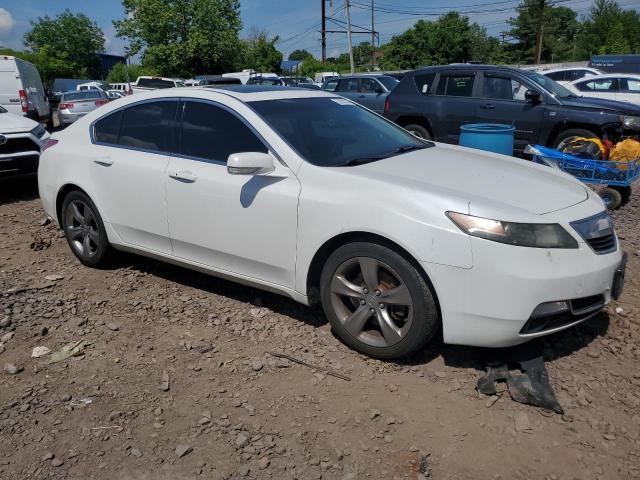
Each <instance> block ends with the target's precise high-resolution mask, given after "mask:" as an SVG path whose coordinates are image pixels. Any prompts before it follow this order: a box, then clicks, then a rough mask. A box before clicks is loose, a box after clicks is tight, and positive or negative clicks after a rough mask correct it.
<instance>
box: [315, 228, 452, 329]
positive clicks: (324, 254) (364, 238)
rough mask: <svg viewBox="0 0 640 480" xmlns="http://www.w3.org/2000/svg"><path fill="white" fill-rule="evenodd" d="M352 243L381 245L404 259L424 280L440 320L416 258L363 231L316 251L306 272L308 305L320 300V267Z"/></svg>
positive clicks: (337, 237) (343, 235)
mask: <svg viewBox="0 0 640 480" xmlns="http://www.w3.org/2000/svg"><path fill="white" fill-rule="evenodd" d="M354 242H370V243H375V244H378V245H382V246H384V247H387V248H389V249H391V250H393V251H395V252H396V253H398V254H400V255H401V256H402V257H404V258H405V260H407V261H408V262H409V263H411V265H413V267H414V268H415V269H416V270H417V271H418V272H419V273H420V275H421V276H422V277H423V278H424V280H425V282H426V283H427V285H428V286H429V289H430V290H431V295H433V299H434V301H435V303H436V307H437V309H438V318H440V319H442V314H441V310H440V302H439V300H438V295H437V292H436V289H435V288H434V285H433V283H432V282H431V279H430V278H429V275H428V274H427V272H426V271H425V269H424V268H423V266H422V265H421V264H420V262H418V261H417V260H416V258H415V257H414V256H413V255H412V254H411V253H410V252H409V251H408V250H407V249H406V248H404V247H403V246H402V245H399V244H398V243H396V242H394V241H393V240H390V239H388V238H386V237H384V236H382V235H378V234H375V233H371V232H365V231H352V232H344V233H340V234H338V235H335V236H333V237H332V238H330V239H328V240H327V241H325V242H324V243H323V244H322V246H321V247H320V248H319V249H318V250H317V251H316V253H315V255H314V256H313V258H312V259H311V263H310V264H309V269H308V271H307V282H306V287H307V295H308V299H309V304H310V305H313V304H316V303H318V302H319V300H320V275H321V274H322V267H323V266H324V264H325V263H326V261H327V259H328V258H329V256H330V255H331V254H332V253H333V252H334V251H336V249H338V248H340V247H342V246H343V245H346V244H348V243H354Z"/></svg>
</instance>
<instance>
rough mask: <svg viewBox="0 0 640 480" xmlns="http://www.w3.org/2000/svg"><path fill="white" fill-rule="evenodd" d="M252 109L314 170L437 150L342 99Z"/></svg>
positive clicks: (284, 102)
mask: <svg viewBox="0 0 640 480" xmlns="http://www.w3.org/2000/svg"><path fill="white" fill-rule="evenodd" d="M250 105H251V107H252V108H253V109H254V110H255V111H256V112H257V113H258V114H259V115H260V116H262V118H263V119H264V120H265V121H266V122H267V123H268V124H269V125H270V126H271V128H273V129H274V130H275V131H276V132H277V133H278V134H279V135H280V136H281V137H282V138H283V139H284V140H285V141H286V142H287V143H289V145H291V146H292V147H293V148H294V149H295V150H296V151H297V152H298V154H299V155H300V156H301V157H302V158H304V159H305V160H306V161H308V162H309V163H312V164H313V165H318V166H323V167H336V166H351V165H357V164H361V163H368V162H374V161H377V160H382V159H384V158H389V157H393V156H395V155H400V154H402V153H405V152H409V151H411V150H419V149H422V148H427V147H429V146H432V145H433V144H431V143H428V142H424V141H422V140H419V139H417V138H416V137H414V136H413V135H411V134H410V133H409V132H407V131H406V130H404V129H402V128H400V127H398V126H397V125H395V124H393V123H391V122H389V121H387V120H384V119H382V118H380V117H379V116H378V115H375V114H374V113H371V112H369V111H368V110H366V109H364V108H362V107H360V106H359V105H356V104H353V103H351V102H349V101H348V100H345V99H343V98H327V97H316V98H288V99H281V100H262V101H254V102H251V103H250Z"/></svg>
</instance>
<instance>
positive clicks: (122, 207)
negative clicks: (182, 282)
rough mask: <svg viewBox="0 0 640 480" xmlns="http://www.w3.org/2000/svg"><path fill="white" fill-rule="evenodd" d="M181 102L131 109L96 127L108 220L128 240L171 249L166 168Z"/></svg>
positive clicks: (97, 171)
mask: <svg viewBox="0 0 640 480" xmlns="http://www.w3.org/2000/svg"><path fill="white" fill-rule="evenodd" d="M177 106H178V102H177V100H170V99H167V100H163V101H160V100H155V101H148V102H143V103H139V104H134V105H132V106H130V107H126V108H125V109H124V110H118V111H116V112H114V113H111V114H109V115H107V116H106V117H104V118H102V119H101V120H99V121H98V122H96V124H95V125H94V132H93V140H94V145H92V147H91V155H90V156H91V162H92V163H91V176H92V178H93V185H94V188H95V193H92V195H94V196H95V198H94V201H95V203H96V205H97V206H98V208H99V209H100V214H101V215H102V217H103V220H104V221H105V222H107V223H109V224H111V226H112V227H113V229H114V230H115V231H116V233H117V234H118V236H119V237H120V238H121V239H122V240H123V241H124V242H125V243H127V244H132V245H137V246H139V247H143V248H144V249H147V250H151V251H154V252H159V253H163V254H170V253H171V241H170V240H169V229H168V225H167V212H166V207H165V192H164V182H165V175H166V174H165V170H166V168H167V165H168V164H169V158H170V156H169V152H170V151H171V150H172V148H173V147H172V144H173V135H174V132H175V130H176V124H175V117H176V109H177Z"/></svg>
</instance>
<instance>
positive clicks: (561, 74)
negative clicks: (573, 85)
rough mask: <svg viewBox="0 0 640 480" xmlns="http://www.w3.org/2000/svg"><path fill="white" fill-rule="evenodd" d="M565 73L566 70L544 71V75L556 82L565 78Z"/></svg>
mask: <svg viewBox="0 0 640 480" xmlns="http://www.w3.org/2000/svg"><path fill="white" fill-rule="evenodd" d="M566 73H567V72H551V73H545V74H544V76H545V77H549V78H550V79H551V80H555V81H556V82H562V81H564V79H565V76H566V75H565V74H566Z"/></svg>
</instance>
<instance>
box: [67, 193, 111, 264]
mask: <svg viewBox="0 0 640 480" xmlns="http://www.w3.org/2000/svg"><path fill="white" fill-rule="evenodd" d="M62 222H63V223H62V227H63V229H64V233H65V236H66V238H67V243H68V244H69V247H71V251H72V252H73V253H74V255H75V256H76V257H78V260H80V262H82V263H83V264H84V265H87V266H90V267H95V266H98V265H100V264H103V263H104V262H105V261H106V260H107V258H108V257H109V254H110V252H111V246H110V245H109V240H108V238H107V233H106V231H105V229H104V224H103V223H102V218H101V217H100V214H99V213H98V209H97V208H96V206H95V205H94V203H93V202H92V201H91V199H90V198H89V197H88V196H87V195H85V194H84V193H82V192H79V191H75V192H71V193H70V194H69V195H67V196H66V197H65V199H64V202H63V203H62Z"/></svg>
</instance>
